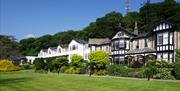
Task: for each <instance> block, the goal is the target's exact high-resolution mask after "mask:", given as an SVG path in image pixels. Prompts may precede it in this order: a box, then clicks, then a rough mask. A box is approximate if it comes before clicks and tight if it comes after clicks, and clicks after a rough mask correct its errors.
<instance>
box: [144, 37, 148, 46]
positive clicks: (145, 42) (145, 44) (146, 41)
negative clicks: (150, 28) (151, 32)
mask: <svg viewBox="0 0 180 91" xmlns="http://www.w3.org/2000/svg"><path fill="white" fill-rule="evenodd" d="M147 43H148V39H144V46H145V47H148V44H147Z"/></svg>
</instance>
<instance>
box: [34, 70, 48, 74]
mask: <svg viewBox="0 0 180 91" xmlns="http://www.w3.org/2000/svg"><path fill="white" fill-rule="evenodd" d="M35 72H36V73H43V74H47V73H48V71H47V70H42V69H41V70H35Z"/></svg>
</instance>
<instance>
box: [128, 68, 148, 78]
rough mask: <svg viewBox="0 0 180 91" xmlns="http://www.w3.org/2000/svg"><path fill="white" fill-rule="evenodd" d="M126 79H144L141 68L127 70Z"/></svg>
mask: <svg viewBox="0 0 180 91" xmlns="http://www.w3.org/2000/svg"><path fill="white" fill-rule="evenodd" d="M128 77H137V78H144V77H145V76H144V73H143V69H142V68H128Z"/></svg>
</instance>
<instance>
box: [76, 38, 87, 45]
mask: <svg viewBox="0 0 180 91" xmlns="http://www.w3.org/2000/svg"><path fill="white" fill-rule="evenodd" d="M73 40H75V41H77V42H78V43H81V44H87V43H88V42H87V41H84V40H81V39H73Z"/></svg>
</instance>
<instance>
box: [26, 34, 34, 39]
mask: <svg viewBox="0 0 180 91" xmlns="http://www.w3.org/2000/svg"><path fill="white" fill-rule="evenodd" d="M34 37H35V36H34V35H33V34H28V35H26V36H25V38H26V39H27V38H34Z"/></svg>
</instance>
